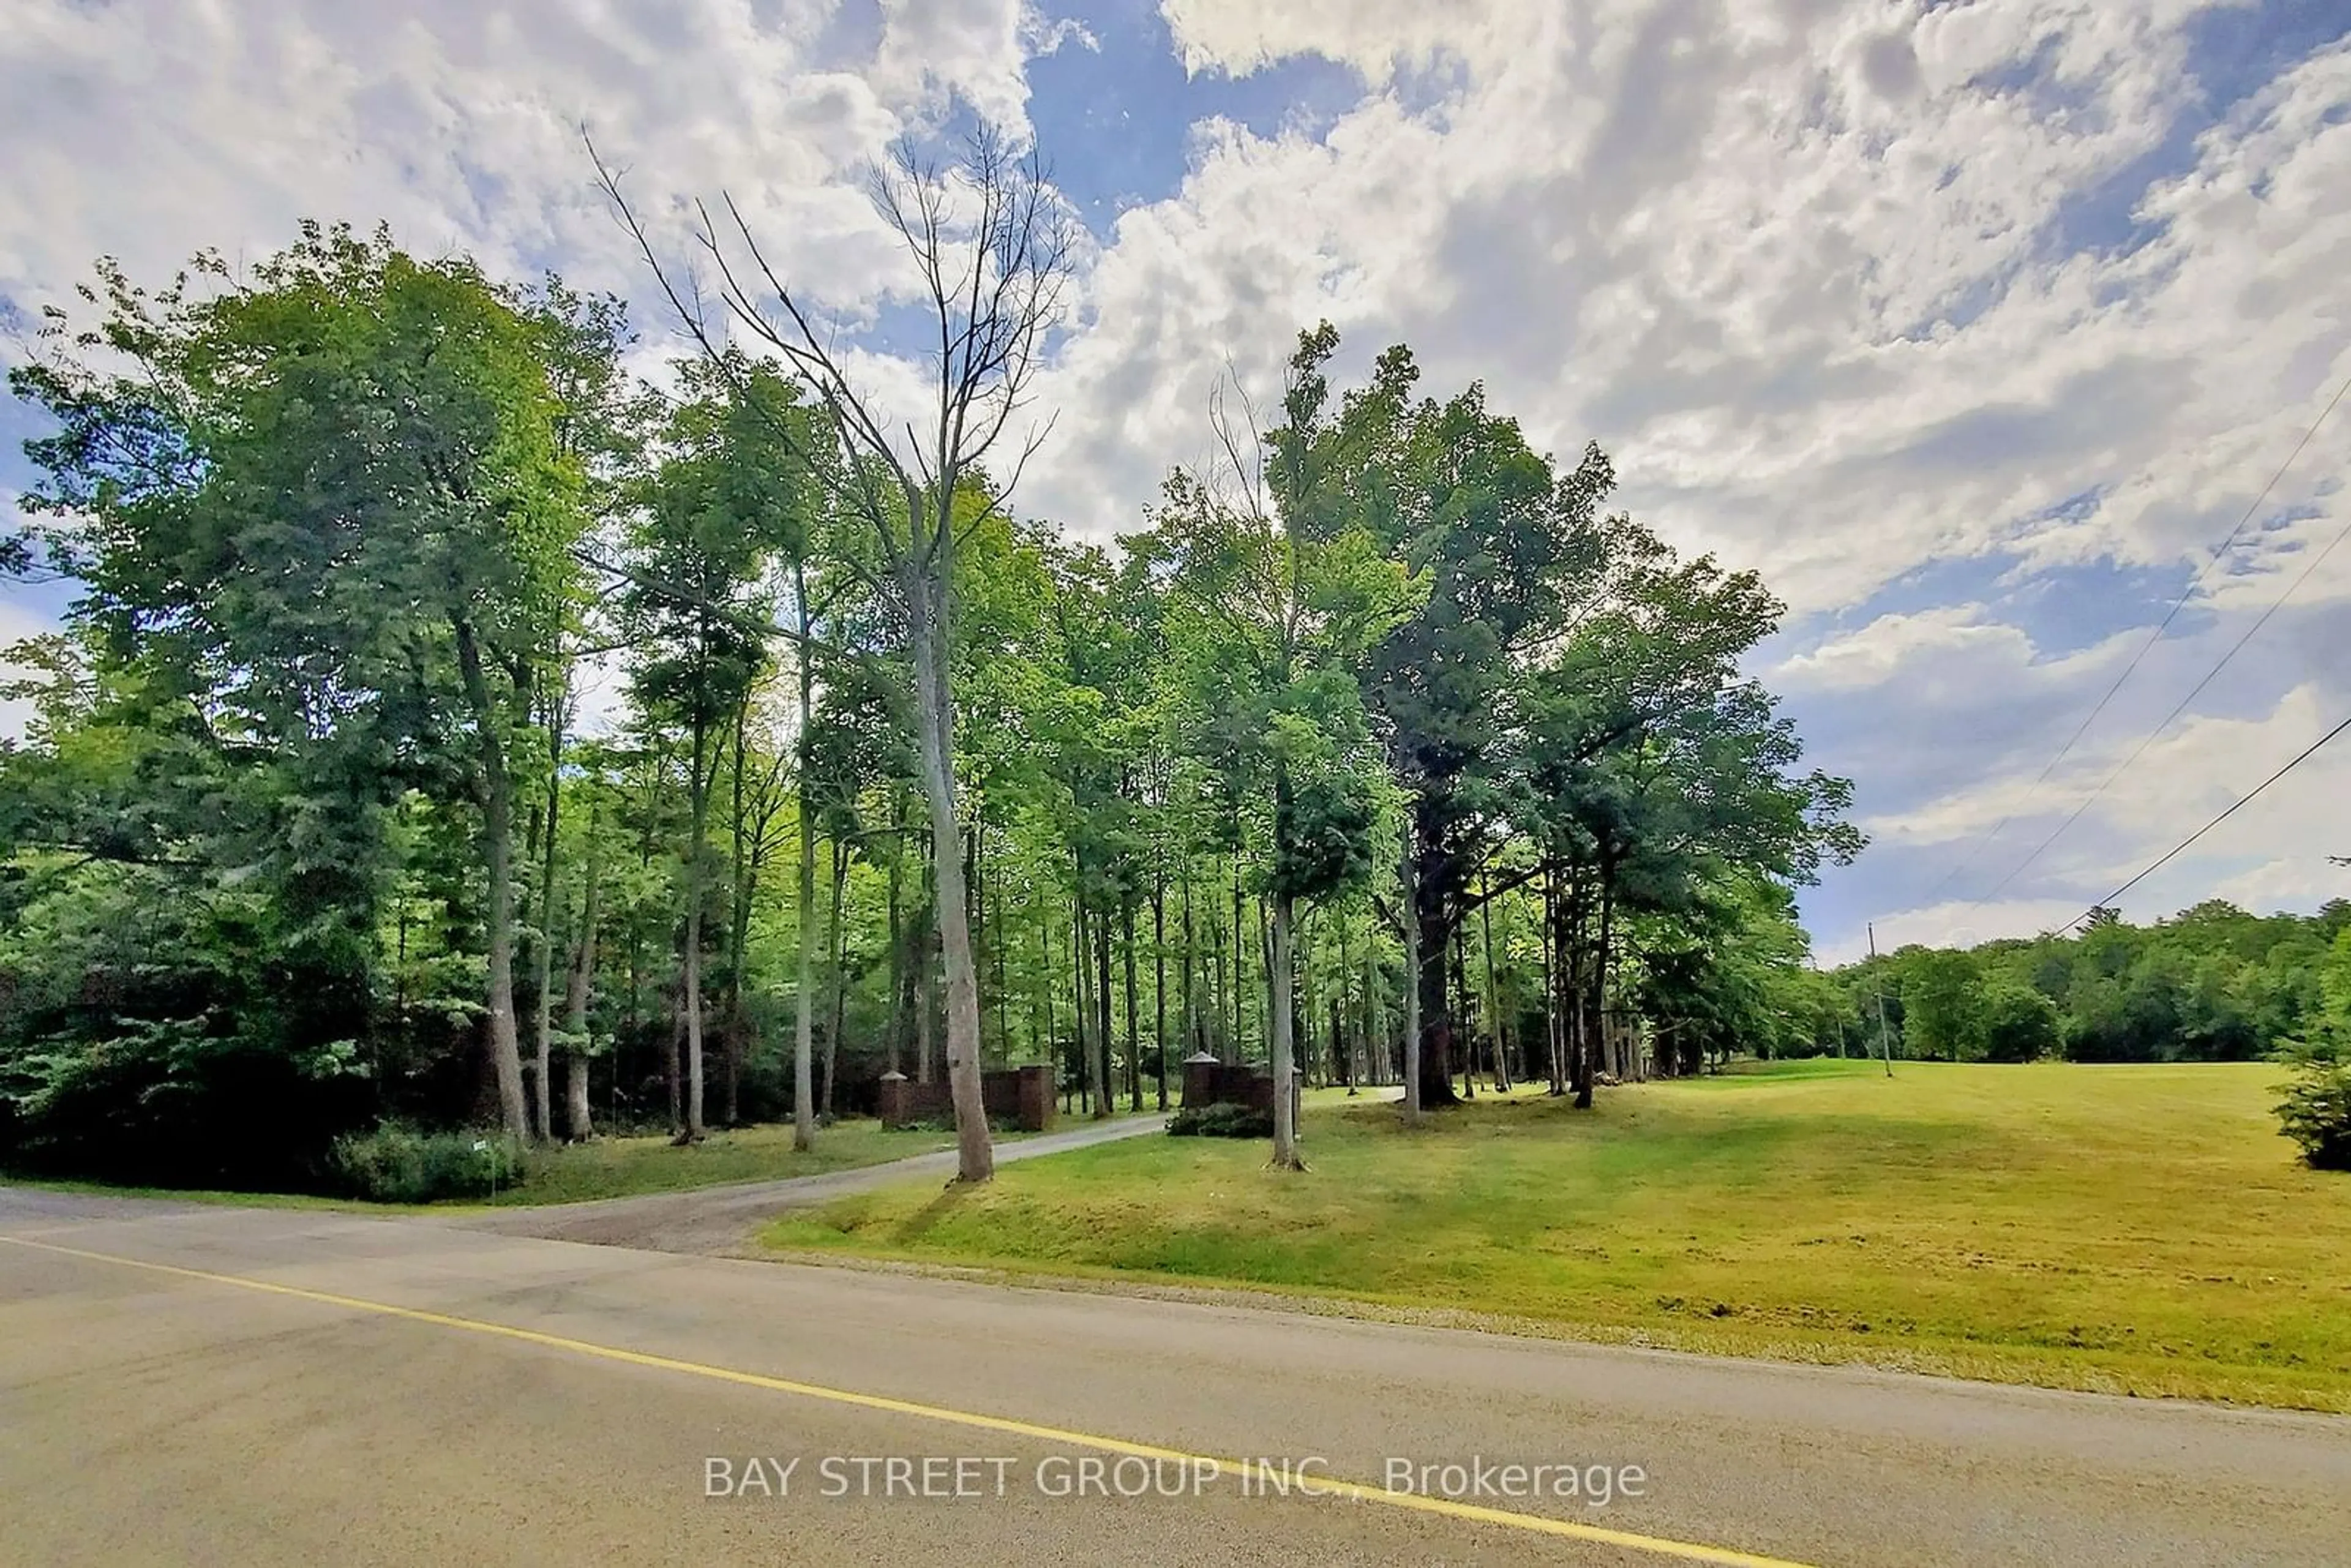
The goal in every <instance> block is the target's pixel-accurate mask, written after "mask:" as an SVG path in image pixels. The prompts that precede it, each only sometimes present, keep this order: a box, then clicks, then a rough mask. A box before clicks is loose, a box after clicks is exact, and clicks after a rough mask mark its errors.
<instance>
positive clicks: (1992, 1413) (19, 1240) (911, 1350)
mask: <svg viewBox="0 0 2351 1568" xmlns="http://www.w3.org/2000/svg"><path fill="white" fill-rule="evenodd" d="M1138 1446H1141V1447H1138ZM1146 1449H1147V1453H1146V1452H1145V1450H1146ZM1186 1456H1207V1457H1212V1458H1221V1459H1222V1460H1224V1461H1225V1462H1226V1466H1227V1468H1226V1469H1224V1470H1223V1471H1222V1472H1221V1473H1218V1474H1215V1475H1210V1474H1209V1473H1208V1472H1207V1470H1206V1469H1203V1468H1202V1467H1200V1466H1198V1465H1197V1464H1195V1463H1192V1462H1190V1461H1189V1460H1188V1459H1187V1458H1186ZM1251 1456H1259V1457H1266V1458H1279V1459H1288V1460H1292V1461H1297V1460H1306V1459H1316V1460H1319V1461H1321V1463H1320V1464H1319V1465H1317V1466H1309V1467H1307V1469H1308V1472H1309V1474H1310V1475H1311V1476H1312V1477H1314V1478H1316V1479H1318V1480H1319V1479H1323V1478H1344V1479H1353V1480H1355V1481H1358V1482H1362V1483H1367V1485H1366V1489H1365V1490H1364V1492H1363V1493H1360V1494H1358V1495H1354V1496H1341V1497H1332V1496H1324V1497H1319V1498H1309V1497H1305V1496H1301V1495H1298V1494H1297V1493H1296V1492H1293V1493H1292V1495H1290V1496H1288V1497H1286V1498H1284V1497H1280V1496H1265V1495H1249V1489H1248V1488H1246V1487H1245V1486H1244V1485H1243V1484H1242V1482H1241V1481H1240V1479H1239V1478H1238V1469H1237V1461H1238V1460H1240V1459H1242V1458H1248V1457H1251ZM714 1459H720V1460H724V1461H726V1463H725V1466H724V1468H723V1469H715V1468H714V1467H713V1465H712V1461H713V1460H714ZM860 1459H864V1460H868V1461H871V1462H870V1463H867V1464H865V1465H863V1466H860V1465H859V1464H858V1463H857V1461H858V1460H860ZM892 1459H896V1460H900V1461H904V1468H903V1469H900V1470H899V1471H897V1472H895V1476H894V1479H893V1471H892V1469H891V1468H890V1467H889V1465H888V1463H887V1461H889V1460H892ZM925 1459H930V1460H935V1461H943V1462H944V1463H938V1464H934V1465H932V1466H930V1467H929V1468H928V1469H925V1468H924V1467H923V1466H922V1465H921V1464H920V1463H919V1461H921V1460H925ZM956 1459H962V1460H966V1461H968V1463H967V1464H966V1465H965V1466H964V1467H963V1468H962V1469H961V1471H960V1472H958V1471H957V1469H956V1467H955V1466H954V1464H953V1463H952V1461H954V1460H956ZM795 1460H797V1461H798V1464H797V1467H796V1468H792V1469H791V1470H790V1476H791V1480H790V1485H789V1491H788V1492H787V1493H786V1494H785V1495H782V1496H775V1495H760V1494H756V1493H755V1494H754V1495H748V1496H746V1495H739V1491H740V1486H739V1483H740V1479H741V1478H742V1477H743V1476H745V1475H747V1474H749V1473H752V1471H753V1469H755V1468H756V1469H757V1471H758V1474H759V1475H760V1476H761V1477H762V1479H763V1480H765V1481H766V1483H767V1490H768V1492H772V1491H773V1490H774V1479H773V1478H774V1476H775V1473H776V1470H777V1469H778V1468H780V1467H790V1466H792V1465H793V1461H795ZM828 1460H830V1461H831V1464H830V1465H828V1463H827V1461H828ZM1089 1460H1091V1461H1093V1462H1094V1463H1096V1464H1098V1465H1099V1466H1100V1467H1101V1469H1100V1470H1099V1471H1098V1472H1089V1471H1088V1470H1087V1469H1085V1468H1084V1466H1085V1465H1086V1463H1087V1461H1089ZM1392 1460H1403V1461H1405V1462H1406V1463H1408V1464H1409V1465H1411V1466H1412V1467H1414V1469H1415V1472H1416V1492H1415V1494H1414V1496H1413V1497H1411V1498H1407V1499H1405V1500H1403V1504H1400V1503H1399V1501H1398V1500H1396V1499H1395V1497H1393V1496H1392V1495H1390V1494H1389V1493H1387V1492H1385V1491H1384V1490H1382V1483H1383V1482H1384V1480H1386V1479H1389V1476H1390V1472H1389V1469H1388V1467H1389V1464H1390V1462H1391V1461H1392ZM754 1461H757V1464H756V1467H755V1464H754ZM999 1461H1000V1463H999ZM1122 1461H1123V1462H1124V1468H1123V1469H1120V1468H1119V1467H1120V1465H1121V1463H1122ZM1479 1462H1482V1463H1483V1464H1484V1465H1485V1467H1486V1469H1484V1470H1483V1471H1482V1472H1480V1471H1478V1470H1476V1469H1473V1468H1472V1467H1473V1465H1474V1464H1476V1463H1479ZM1447 1464H1453V1465H1457V1466H1458V1467H1460V1469H1459V1471H1458V1474H1457V1475H1454V1476H1450V1477H1448V1476H1447V1475H1446V1474H1445V1473H1444V1472H1443V1470H1442V1469H1439V1470H1437V1471H1436V1472H1434V1473H1433V1474H1430V1475H1427V1476H1426V1477H1422V1476H1421V1475H1420V1474H1419V1472H1418V1467H1420V1466H1423V1465H1435V1466H1440V1467H1441V1466H1444V1465H1447ZM1510 1464H1517V1465H1520V1466H1527V1467H1531V1466H1533V1465H1537V1464H1541V1465H1545V1466H1548V1467H1553V1469H1550V1470H1547V1471H1546V1475H1547V1476H1548V1477H1549V1478H1550V1479H1549V1481H1548V1490H1556V1489H1557V1487H1558V1486H1559V1484H1560V1482H1559V1475H1560V1469H1558V1467H1573V1473H1574V1475H1575V1477H1576V1484H1577V1485H1578V1486H1579V1487H1583V1486H1585V1484H1586V1481H1587V1479H1588V1478H1594V1477H1595V1473H1596V1472H1595V1469H1594V1467H1602V1468H1603V1469H1601V1470H1600V1471H1599V1472H1597V1477H1598V1479H1602V1480H1603V1481H1604V1484H1605V1485H1606V1486H1607V1487H1609V1488H1610V1489H1611V1490H1617V1489H1621V1490H1624V1491H1627V1492H1629V1491H1632V1490H1637V1491H1638V1493H1639V1495H1637V1496H1629V1495H1618V1496H1614V1497H1612V1498H1611V1499H1610V1500H1608V1501H1607V1502H1606V1504H1605V1505H1604V1506H1593V1503H1592V1502H1591V1501H1590V1500H1583V1499H1562V1498H1559V1497H1556V1496H1544V1497H1510V1496H1499V1495H1494V1494H1495V1493H1498V1492H1501V1491H1505V1490H1508V1489H1509V1488H1510V1486H1511V1484H1512V1479H1513V1474H1512V1472H1510V1470H1508V1469H1506V1468H1504V1467H1507V1466H1509V1465H1510ZM1634 1468H1637V1469H1638V1471H1639V1472H1640V1474H1639V1478H1638V1480H1637V1482H1636V1481H1635V1479H1634V1477H1633V1469H1634ZM1090 1473H1095V1474H1099V1476H1100V1478H1101V1481H1102V1485H1103V1487H1104V1488H1105V1489H1113V1490H1114V1489H1116V1488H1119V1487H1121V1486H1128V1487H1131V1486H1134V1485H1135V1484H1138V1482H1141V1483H1143V1484H1146V1485H1148V1486H1150V1487H1152V1488H1154V1489H1157V1488H1163V1487H1164V1488H1165V1489H1167V1490H1172V1491H1174V1492H1175V1493H1177V1494H1178V1495H1175V1496H1158V1495H1144V1496H1140V1497H1132V1498H1130V1497H1122V1496H1117V1495H1111V1496H1102V1495H1088V1496H1072V1495H1061V1494H1062V1493H1064V1492H1066V1491H1068V1490H1072V1489H1073V1488H1075V1487H1076V1486H1079V1485H1083V1484H1085V1482H1086V1479H1087V1478H1088V1476H1089V1474H1090ZM1480 1474H1482V1475H1483V1477H1484V1480H1485V1493H1484V1495H1478V1492H1479V1479H1478V1477H1479V1475H1480ZM714 1476H716V1477H718V1478H719V1479H720V1480H721V1481H723V1482H724V1483H726V1484H724V1485H723V1486H715V1485H714V1481H713V1477H714ZM861 1478H862V1479H861ZM1423 1481H1425V1482H1426V1485H1427V1486H1429V1487H1430V1488H1433V1489H1434V1490H1437V1491H1439V1492H1443V1491H1446V1490H1452V1491H1453V1492H1455V1493H1457V1494H1459V1495H1458V1497H1456V1498H1454V1499H1451V1500H1447V1499H1444V1498H1440V1499H1438V1500H1437V1507H1436V1508H1435V1509H1433V1510H1432V1509H1430V1508H1426V1507H1416V1506H1406V1504H1412V1503H1422V1504H1426V1502H1428V1500H1429V1499H1428V1496H1427V1493H1426V1491H1425V1490H1417V1488H1418V1485H1419V1483H1421V1482H1423ZM999 1483H1000V1485H1001V1488H1002V1495H1000V1496H999V1495H997V1487H998V1484H999ZM1516 1483H1517V1486H1518V1488H1519V1490H1521V1491H1523V1490H1527V1488H1528V1486H1529V1478H1528V1473H1527V1472H1526V1471H1520V1472H1518V1473H1517V1476H1516ZM959 1484H960V1485H961V1487H962V1490H965V1491H966V1492H967V1493H968V1494H969V1495H966V1496H961V1497H957V1496H954V1495H941V1494H943V1493H946V1494H951V1493H952V1492H953V1491H954V1490H956V1488H957V1487H958V1485H959ZM893 1485H894V1486H895V1487H896V1489H897V1490H898V1492H899V1495H895V1496H892V1495H888V1493H889V1492H890V1491H891V1490H893ZM713 1490H726V1491H729V1492H736V1493H737V1494H738V1495H728V1496H718V1497H714V1496H711V1495H708V1494H709V1493H710V1492H711V1491H713ZM1258 1490H1259V1491H1260V1492H1261V1491H1262V1490H1263V1489H1262V1487H1260V1488H1259V1489H1258ZM914 1491H926V1492H928V1493H929V1494H930V1495H923V1496H916V1495H906V1494H907V1493H909V1492H914ZM828 1492H835V1493H845V1495H827V1494H828ZM866 1493H871V1494H873V1495H862V1494H866ZM1562 1527H1564V1528H1565V1529H1566V1530H1567V1531H1570V1533H1565V1534H1562V1533H1554V1532H1552V1531H1556V1530H1558V1529H1560V1528H1562ZM1740 1553H1747V1554H1750V1555H1748V1556H1745V1557H1742V1556H1740V1555H1739V1554H1740ZM1759 1557H1762V1558H1769V1559H1776V1560H1780V1561H1783V1562H1789V1563H1810V1564H1817V1565H1822V1568H1828V1565H1843V1564H1865V1563H1868V1564H1889V1565H1897V1568H1934V1565H1938V1564H1969V1565H1977V1564H2011V1563H2021V1564H2030V1563H2063V1564H2066V1565H2068V1568H2082V1565H2086V1564H2097V1563H2116V1564H2131V1565H2133V1568H2143V1565H2147V1564H2170V1563H2210V1564H2228V1565H2231V1568H2237V1565H2242V1564H2252V1563H2308V1564H2327V1565H2329V1568H2340V1565H2341V1564H2343V1563H2346V1561H2351V1421H2346V1420H2340V1419H2333V1418H2324V1417H2310V1416H2287V1415H2278V1414H2262V1413H2252V1412H2230V1411H2222V1410H2218V1409H2211V1408H2205V1407H2200V1406H2184V1405H2167V1404H2160V1403H2156V1402H2137V1401H2128V1400H2120V1399H2107V1398H2100V1397H2095V1396H2077V1395H2059V1394H2046V1393H2037V1392H2032V1391H2025V1390H2015V1389H2005V1388H1995V1387H1990V1386H1982V1385H1965V1384H1956V1383H1949V1382H1942V1381H1937V1380H1931V1379H1923V1378H1910V1377H1902V1376H1895V1375H1872V1374H1865V1373H1856V1372H1852V1371H1842V1370H1826V1369H1816V1368H1802V1367H1787V1366H1775V1365H1767V1364H1755V1363H1740V1362H1727V1361H1710V1360H1706V1359H1702V1358H1696V1357H1685V1356H1673V1355H1667V1354H1653V1353H1642V1352H1634V1351H1623V1350H1610V1349H1597V1348H1586V1347H1577V1346H1572V1345H1562V1344H1556V1343H1537V1342H1531V1341H1516V1340H1510V1339H1505V1338H1499V1337H1492V1336H1487V1335H1480V1334H1471V1333H1453V1332H1445V1331H1437V1330H1416V1329H1408V1328H1398V1327H1392V1326H1387V1325H1379V1324H1370V1323H1359V1322H1343V1321H1334V1320H1331V1319H1325V1318H1311V1317H1305V1316H1301V1315H1294V1314H1290V1313H1285V1312H1273V1311H1258V1310H1250V1309H1244V1308H1234V1307H1224V1306H1206V1305H1196V1304H1186V1303H1177V1302H1169V1301H1144V1300H1138V1299H1132V1298H1125V1297H1115V1296H1102V1295H1092V1294H1076V1293H1063V1292H1054V1291H1022V1290H1013V1289H1007V1288H1002V1287H997V1286H987V1285H979V1284H971V1283H965V1282H959V1281H945V1280H936V1279H929V1278H922V1277H911V1276H901V1275H893V1274H876V1273H870V1272H863V1271H857V1270H837V1269H823V1268H811V1267H798V1266H788V1265H779V1264H773V1263H761V1262H755V1261H748V1260H735V1259H725V1258H707V1257H691V1256H682V1255H679V1254H675V1253H660V1252H651V1251H645V1250H641V1249H628V1248H619V1247H609V1246H585V1245H580V1244H578V1243H575V1242H564V1241H550V1240H545V1239H537V1238H530V1237H517V1236H506V1235H498V1234H493V1233H489V1232H486V1231H482V1230H479V1229H470V1228H462V1227H456V1226H451V1225H448V1224H444V1223H439V1222H436V1221H433V1220H427V1219H376V1218H353V1217H347V1216H343V1215H340V1214H330V1213H321V1212H307V1211H294V1210H264V1209H232V1208H222V1207H202V1206H193V1205H186V1206H183V1205H173V1204H165V1203H149V1202H140V1201H134V1200H125V1199H100V1198H89V1197H63V1196H58V1195H55V1194H48V1193H36V1192H28V1191H23V1190H11V1189H5V1188H0V1563H7V1564H11V1565H13V1564H17V1563H23V1564H42V1565H48V1564H68V1563H89V1564H105V1565H107V1568H119V1565H125V1564H140V1563H172V1564H203V1563H223V1564H231V1563H234V1564H237V1565H239V1568H250V1565H256V1564H276V1563H285V1564H300V1565H302V1568H314V1565H318V1564H327V1563H336V1564H340V1563H399V1564H408V1563H465V1564H469V1565H470V1564H477V1563H478V1564H490V1563H529V1564H549V1563H557V1564H560V1563H574V1562H589V1561H616V1562H618V1561H625V1562H637V1563H670V1562H674V1563H695V1564H698V1565H702V1568H708V1565H711V1564H724V1563H905V1562H952V1563H958V1564H965V1563H968V1564H986V1563H1011V1562H1017V1563H1035V1564H1043V1563H1078V1564H1096V1563H1187V1564H1188V1563H1201V1564H1210V1563H1259V1562H1262V1563H1283V1564H1285V1565H1288V1568H1298V1565H1301V1564H1319V1563H1382V1564H1387V1563H1520V1562H1524V1563H1665V1562H1672V1561H1677V1560H1679V1561H1697V1562H1715V1563H1736V1562H1741V1561H1748V1562H1753V1561H1756V1560H1758V1558H1759Z"/></svg>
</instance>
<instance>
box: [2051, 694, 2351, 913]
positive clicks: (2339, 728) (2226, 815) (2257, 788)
mask: <svg viewBox="0 0 2351 1568" xmlns="http://www.w3.org/2000/svg"><path fill="white" fill-rule="evenodd" d="M2346 729H2351V718H2346V719H2345V720H2344V721H2343V722H2342V723H2340V724H2338V725H2336V726H2335V727H2334V728H2333V729H2330V730H2328V731H2327V732H2326V733H2325V735H2322V736H2320V737H2318V738H2317V739H2316V740H2314V741H2312V742H2311V743H2310V744H2309V746H2307V747H2304V749H2303V751H2302V752H2301V754H2300V755H2298V756H2297V757H2295V758H2294V760H2293V761H2291V762H2289V763H2287V764H2286V765H2285V766H2284V767H2283V768H2279V769H2278V770H2277V771H2276V772H2274V773H2273V774H2271V775H2270V776H2269V777H2268V778H2266V779H2262V781H2261V782H2260V783H2259V784H2256V785H2254V786H2253V789H2252V793H2251V794H2249V795H2247V796H2245V797H2244V798H2243V799H2242V800H2239V801H2238V802H2237V803H2236V804H2235V805H2233V806H2231V807H2230V808H2229V809H2228V810H2225V811H2223V812H2221V813H2220V815H2219V816H2217V817H2215V818H2213V819H2212V820H2211V821H2209V822H2207V823H2205V824H2204V825H2203V826H2202V827H2200V828H2199V829H2197V830H2196V831H2194V832H2192V833H2190V834H2189V835H2188V836H2187V837H2186V838H2184V839H2182V840H2180V841H2179V842H2178V843H2176V844H2174V845H2172V846H2171V847H2170V848H2169V849H2168V850H2166V851H2164V852H2163V854H2162V856H2161V857H2160V858H2159V859H2158V860H2157V861H2156V862H2155V863H2154V864H2152V865H2150V866H2148V867H2147V869H2146V870H2145V871H2142V872H2140V873H2138V874H2137V876H2135V877H2133V878H2131V879H2130V880H2129V881H2128V882H2126V883H2123V884H2122V885H2121V886H2120V887H2118V888H2116V889H2115V890H2114V892H2112V893H2110V894H2106V895H2105V897H2104V898H2102V899H2099V900H2098V901H2097V903H2095V904H2092V905H2090V907H2089V908H2087V909H2085V910H2084V911H2082V913H2081V914H2079V915H2075V916H2074V918H2073V919H2071V920H2068V921H2067V922H2065V924H2064V925H2060V926H2058V927H2057V928H2056V929H2057V930H2059V931H2070V930H2072V929H2073V928H2074V926H2076V925H2080V924H2081V923H2082V922H2083V921H2085V920H2087V919H2088V918H2089V917H2090V916H2091V915H2093V914H2095V913H2096V912H2097V911H2098V910H2099V909H2101V908H2104V907H2106V906H2108V905H2111V904H2113V903H2114V902H2115V900H2116V899H2117V898H2120V897H2121V896H2122V895H2123V894H2126V893H2128V892H2129V891H2130V890H2131V889H2132V888H2135V887H2137V885H2138V884H2139V883H2142V882H2145V881H2146V880H2147V878H2148V877H2151V876H2153V875H2154V874H2155V873H2157V872H2158V871H2161V870H2162V869H2163V868H2164V866H2165V865H2166V864H2167V863H2168V862H2169V861H2170V860H2171V858H2172V857H2173V856H2174V855H2176V854H2178V853H2179V852H2180V851H2182V850H2184V849H2186V848H2187V847H2188V846H2189V845H2190V844H2192V843H2194V842H2195V841H2197V840H2199V839H2200V838H2202V837H2203V836H2204V835H2205V834H2207V833H2209V832H2210V831H2212V830H2213V829H2215V828H2217V827H2219V826H2220V824H2221V823H2223V822H2225V821H2228V820H2229V819H2230V818H2231V817H2233V816H2235V815H2236V814H2237V813H2238V812H2239V811H2240V810H2243V809H2244V808H2245V807H2247V806H2250V805H2252V803H2253V801H2255V800H2258V799H2260V797H2261V793H2262V790H2264V789H2268V788H2269V787H2270V786H2271V785H2273V784H2274V783H2276V782H2277V781H2278V780H2279V779H2283V778H2284V777H2285V776H2286V775H2287V774H2289V773H2291V772H2293V771H2294V769H2295V768H2299V767H2301V766H2302V765H2303V764H2304V762H2307V761H2309V760H2310V758H2312V757H2313V756H2314V755H2315V754H2316V753H2317V751H2318V749H2319V747H2323V746H2325V744H2326V743H2327V742H2328V741H2330V740H2333V739H2334V738H2335V737H2336V736H2338V735H2341V734H2342V733H2343V732H2344V731H2345V730H2346ZM2044 935H2053V933H2044Z"/></svg>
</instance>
